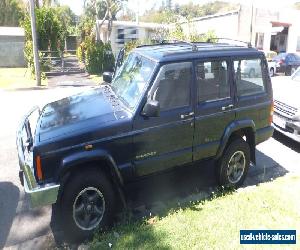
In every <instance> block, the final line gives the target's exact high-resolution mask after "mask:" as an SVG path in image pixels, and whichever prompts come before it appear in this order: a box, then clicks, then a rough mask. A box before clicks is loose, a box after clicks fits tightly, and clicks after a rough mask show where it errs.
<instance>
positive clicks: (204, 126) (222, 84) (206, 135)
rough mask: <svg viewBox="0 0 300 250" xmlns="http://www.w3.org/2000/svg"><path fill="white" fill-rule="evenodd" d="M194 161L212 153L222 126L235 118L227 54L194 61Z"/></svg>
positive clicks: (222, 129) (212, 154) (213, 153)
mask: <svg viewBox="0 0 300 250" xmlns="http://www.w3.org/2000/svg"><path fill="white" fill-rule="evenodd" d="M195 71H196V84H195V85H196V86H195V87H196V93H197V98H196V104H195V106H196V107H195V136H194V145H193V146H194V149H193V151H194V154H193V159H194V161H197V160H201V159H204V158H208V157H212V156H215V154H216V153H217V150H218V147H219V144H220V140H221V138H222V135H223V133H224V130H225V128H226V127H227V126H228V125H229V124H230V123H231V122H232V121H234V119H235V112H234V101H233V86H232V77H231V76H232V74H230V72H231V64H230V58H218V59H217V58H213V59H210V60H205V61H197V62H195Z"/></svg>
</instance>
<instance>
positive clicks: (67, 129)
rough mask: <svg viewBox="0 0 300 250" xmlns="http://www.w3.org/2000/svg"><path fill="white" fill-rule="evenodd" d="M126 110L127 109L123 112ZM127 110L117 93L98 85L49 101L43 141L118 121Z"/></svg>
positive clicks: (42, 128) (42, 125)
mask: <svg viewBox="0 0 300 250" xmlns="http://www.w3.org/2000/svg"><path fill="white" fill-rule="evenodd" d="M122 110H123V111H122ZM125 115H126V112H124V109H122V108H121V105H120V102H119V101H117V99H116V98H113V94H112V93H111V92H109V91H105V89H104V88H96V89H92V90H89V91H85V92H83V93H80V94H77V95H73V96H70V97H66V98H63V99H61V100H58V101H55V102H52V103H49V104H47V105H46V106H45V107H44V108H43V110H42V112H41V115H40V118H39V126H38V131H37V132H38V133H39V141H40V142H41V141H44V140H48V139H50V138H54V137H57V136H62V135H66V134H70V133H72V132H73V133H74V132H75V131H82V132H84V131H86V130H88V129H89V128H91V127H93V126H97V127H98V128H99V127H101V125H102V124H105V123H108V122H113V121H116V120H117V119H118V118H119V117H124V116H125Z"/></svg>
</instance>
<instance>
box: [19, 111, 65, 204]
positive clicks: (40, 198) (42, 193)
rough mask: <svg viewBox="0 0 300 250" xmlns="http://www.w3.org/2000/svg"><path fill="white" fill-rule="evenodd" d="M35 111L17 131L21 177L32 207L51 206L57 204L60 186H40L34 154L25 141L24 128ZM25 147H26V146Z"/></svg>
mask: <svg viewBox="0 0 300 250" xmlns="http://www.w3.org/2000/svg"><path fill="white" fill-rule="evenodd" d="M33 111H34V110H32V111H30V112H29V113H28V114H27V115H26V116H25V117H24V119H23V121H22V122H21V124H20V126H19V128H18V130H17V141H16V142H17V150H18V157H19V165H20V172H19V177H20V180H21V183H22V185H24V189H25V193H26V194H27V195H28V196H29V199H30V204H31V207H38V206H45V205H50V204H53V203H55V202H56V200H57V196H58V191H59V187H60V185H59V184H57V183H47V184H42V185H39V184H38V183H37V181H36V178H35V175H34V169H33V159H32V152H29V151H30V150H28V148H27V147H26V145H25V143H24V140H25V141H26V138H24V128H25V126H26V125H28V124H26V123H28V117H29V116H30V115H31V113H32V112H33ZM24 145H25V146H24Z"/></svg>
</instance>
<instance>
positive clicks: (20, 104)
mask: <svg viewBox="0 0 300 250" xmlns="http://www.w3.org/2000/svg"><path fill="white" fill-rule="evenodd" d="M86 88H88V87H76V88H74V87H65V88H53V89H49V90H31V91H11V92H4V91H1V92H0V107H1V108H0V117H1V120H0V142H1V143H0V162H1V163H0V168H1V174H0V248H2V247H4V246H5V247H9V248H18V247H21V248H28V249H30V248H32V246H35V248H39V247H41V248H42V246H43V245H41V244H45V242H47V241H48V240H49V241H50V242H51V241H53V230H54V235H55V234H56V232H55V229H53V227H52V228H51V227H50V222H51V207H50V206H48V207H44V208H38V209H34V210H30V209H29V204H28V200H27V199H26V197H24V191H23V188H22V187H21V185H20V183H19V180H18V163H17V155H16V149H15V129H16V126H17V123H18V121H19V119H20V117H21V116H22V115H23V114H24V113H25V112H26V111H27V110H28V109H29V108H30V107H31V106H32V105H34V104H40V105H42V104H43V103H47V102H48V101H50V100H55V99H59V98H61V97H63V96H67V95H70V94H72V93H75V92H80V91H82V90H83V89H86ZM299 153H300V145H298V144H297V143H294V142H292V141H291V140H289V139H287V138H285V137H283V136H280V135H276V136H275V137H274V138H271V139H270V140H268V141H267V142H264V143H263V144H261V145H259V146H258V148H257V157H258V160H257V162H258V164H257V166H255V167H252V168H251V169H250V172H249V176H248V178H247V179H246V183H245V185H255V184H258V183H261V182H265V181H268V180H271V179H275V178H276V177H278V176H282V175H285V174H286V173H288V172H299V168H300V165H299V162H300V154H299ZM212 175H213V173H212V171H211V169H206V170H205V169H200V168H197V169H196V170H195V169H192V170H190V171H184V172H182V173H181V174H179V175H176V176H172V178H169V176H167V177H166V176H164V177H161V178H160V179H155V180H154V179H152V180H151V179H150V180H149V181H148V182H147V183H146V184H144V185H143V188H142V189H140V191H139V192H135V193H136V195H135V197H133V200H134V202H136V203H142V202H143V200H145V198H144V197H145V196H146V197H148V199H147V201H148V203H150V206H151V202H153V200H154V201H155V200H162V199H168V198H170V197H173V196H183V197H184V196H186V195H188V194H189V193H191V192H194V191H195V190H201V189H205V188H207V187H209V186H210V185H214V181H211V182H207V180H213V179H212ZM187 178H188V179H189V181H188V184H187V181H186V179H187ZM158 194H159V195H158ZM141 197H143V198H141ZM148 205H149V204H146V206H148ZM52 224H53V223H52ZM56 240H57V237H56ZM41 242H42V243H41ZM34 244H40V245H34Z"/></svg>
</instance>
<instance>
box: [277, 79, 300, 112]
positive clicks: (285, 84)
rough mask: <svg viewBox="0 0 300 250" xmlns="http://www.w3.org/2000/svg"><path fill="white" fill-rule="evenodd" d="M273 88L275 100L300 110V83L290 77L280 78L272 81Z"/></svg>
mask: <svg viewBox="0 0 300 250" xmlns="http://www.w3.org/2000/svg"><path fill="white" fill-rule="evenodd" d="M272 86H273V96H274V100H277V101H280V102H283V103H285V104H287V105H289V106H292V107H295V108H298V109H299V108H300V82H297V81H293V80H292V79H291V77H290V76H282V77H280V76H278V77H274V79H272Z"/></svg>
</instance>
